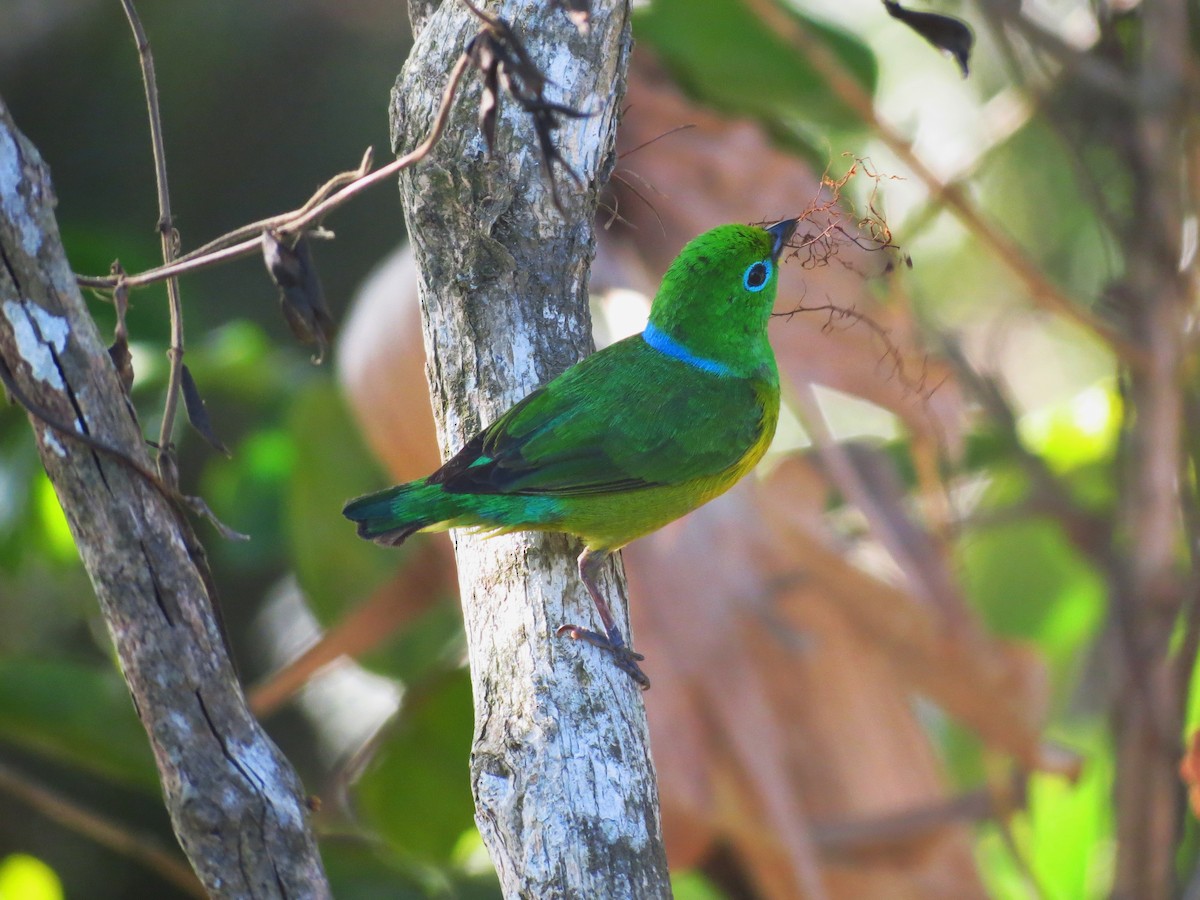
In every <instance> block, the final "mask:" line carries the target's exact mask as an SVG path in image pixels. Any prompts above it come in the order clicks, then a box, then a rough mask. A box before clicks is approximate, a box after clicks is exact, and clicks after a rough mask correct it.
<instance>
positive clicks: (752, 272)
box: [742, 260, 771, 291]
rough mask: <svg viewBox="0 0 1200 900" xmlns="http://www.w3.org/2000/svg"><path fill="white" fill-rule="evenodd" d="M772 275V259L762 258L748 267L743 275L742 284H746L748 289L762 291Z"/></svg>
mask: <svg viewBox="0 0 1200 900" xmlns="http://www.w3.org/2000/svg"><path fill="white" fill-rule="evenodd" d="M770 277H771V262H770V260H762V261H760V262H756V263H752V264H751V265H749V266H748V267H747V268H746V271H745V273H744V274H743V275H742V284H744V285H745V286H746V290H748V291H761V290H762V289H763V288H764V287H766V286H767V281H768V279H770Z"/></svg>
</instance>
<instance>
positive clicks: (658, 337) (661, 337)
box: [642, 322, 730, 375]
mask: <svg viewBox="0 0 1200 900" xmlns="http://www.w3.org/2000/svg"><path fill="white" fill-rule="evenodd" d="M642 340H644V341H645V342H646V343H647V344H649V345H650V346H651V347H653V348H654V349H655V350H657V351H658V352H659V353H665V354H666V355H667V356H669V357H671V358H672V359H677V360H679V361H680V362H684V363H687V364H688V365H689V366H694V367H696V368H697V369H700V370H701V371H702V372H711V373H712V374H713V375H729V374H730V370H729V367H728V366H727V365H725V364H724V363H719V362H717V361H716V360H715V359H705V358H704V357H703V356H697V355H696V354H695V353H693V352H692V351H691V350H689V349H688V348H687V347H685V346H683V344H681V343H679V341H677V340H675V338H673V337H671V336H670V335H669V334H667V333H666V332H665V331H661V330H660V329H658V328H656V327H655V326H654V324H653V323H652V322H649V323H647V324H646V330H645V331H643V332H642Z"/></svg>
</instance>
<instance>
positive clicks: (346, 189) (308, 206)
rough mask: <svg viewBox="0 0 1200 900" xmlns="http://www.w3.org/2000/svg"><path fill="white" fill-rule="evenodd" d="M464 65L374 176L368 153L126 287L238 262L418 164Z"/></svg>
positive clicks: (128, 280)
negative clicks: (407, 145) (312, 188)
mask: <svg viewBox="0 0 1200 900" xmlns="http://www.w3.org/2000/svg"><path fill="white" fill-rule="evenodd" d="M469 64H470V60H468V59H467V57H466V56H465V55H464V56H461V57H459V60H458V62H457V63H456V64H455V66H454V69H453V70H452V71H451V72H450V79H449V81H448V82H447V84H446V89H445V91H444V93H443V94H442V103H441V106H439V107H438V112H437V115H436V116H435V117H434V120H433V125H432V126H431V127H430V129H429V134H428V136H427V137H426V138H425V140H423V141H422V142H421V143H420V144H418V145H417V146H416V147H414V148H413V149H412V150H411V151H409V152H408V153H406V154H404V155H403V156H401V157H399V158H397V159H395V160H393V161H392V162H390V163H388V164H387V165H385V166H383V167H381V168H379V169H376V170H375V171H374V172H369V173H364V172H363V169H364V168H367V167H369V166H370V162H371V153H370V151H368V152H367V153H366V154H365V155H364V157H363V163H362V165H360V166H359V168H358V169H355V170H352V171H350V172H344V173H342V174H340V175H336V176H334V177H333V178H332V179H330V180H329V181H328V182H327V183H326V184H324V185H323V186H322V187H321V188H320V189H318V190H317V191H316V193H314V194H313V196H312V197H310V198H309V199H308V200H307V201H306V202H305V203H304V205H303V206H301V207H299V208H298V209H295V210H292V211H291V212H287V213H282V214H280V215H277V216H272V217H270V218H267V219H261V220H259V221H258V222H254V223H252V224H250V225H244V226H242V227H241V228H237V229H235V230H233V231H230V232H228V233H226V234H223V235H221V236H220V237H218V238H215V239H214V240H212V241H210V242H209V243H207V244H205V245H204V247H201V248H200V249H199V250H194V251H192V252H190V253H187V254H184V255H183V256H181V257H179V258H178V259H177V260H176V261H175V262H173V263H171V264H169V265H164V266H160V267H158V268H154V269H148V270H147V271H145V272H140V273H137V274H134V275H127V276H124V278H123V281H124V283H125V284H126V285H127V286H128V287H129V288H139V287H145V286H146V285H150V284H156V283H158V282H160V281H164V280H166V279H168V278H173V277H176V276H178V275H185V274H189V273H191V272H197V271H200V270H201V269H206V268H210V267H212V266H215V265H219V264H221V263H225V262H229V261H230V260H233V259H241V258H242V257H245V256H250V255H252V254H255V253H261V252H262V238H261V235H262V232H264V231H268V230H271V231H275V232H276V233H278V234H279V235H280V236H289V237H290V236H295V235H298V234H300V233H301V232H304V231H308V230H311V229H312V228H314V227H316V225H318V224H319V223H320V222H321V221H322V220H323V219H324V218H325V216H327V215H329V214H330V213H331V212H333V211H334V210H335V209H337V208H338V207H339V206H342V205H343V204H345V203H347V202H349V201H350V200H352V199H353V198H355V197H357V196H358V195H359V194H361V193H362V192H363V191H365V190H367V189H369V188H372V187H374V186H375V185H377V184H379V183H380V182H383V181H387V180H388V179H390V178H393V177H395V175H396V173H397V172H399V171H401V170H402V169H407V168H408V167H409V166H412V165H415V164H416V163H418V162H420V161H421V160H422V159H424V158H425V157H426V156H428V155H429V151H430V150H432V149H433V147H434V145H435V144H436V143H437V142H438V140H439V139H440V138H441V136H442V132H443V131H444V130H445V127H446V121H447V119H448V117H449V114H450V104H451V103H452V102H453V100H454V96H455V94H456V93H457V91H458V85H459V82H461V81H462V76H463V73H464V72H465V71H466V69H467V66H468V65H469ZM76 280H77V281H78V283H79V285H80V287H86V288H95V289H99V290H112V289H114V288H115V287H116V286H117V284H118V281H119V280H120V279H118V277H117V276H115V275H107V276H99V277H89V276H79V277H77V279H76Z"/></svg>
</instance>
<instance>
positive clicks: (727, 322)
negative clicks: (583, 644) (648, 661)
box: [344, 221, 795, 679]
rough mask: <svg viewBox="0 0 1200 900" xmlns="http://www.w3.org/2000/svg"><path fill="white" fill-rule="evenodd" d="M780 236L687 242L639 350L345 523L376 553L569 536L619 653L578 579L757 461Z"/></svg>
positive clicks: (621, 351)
mask: <svg viewBox="0 0 1200 900" xmlns="http://www.w3.org/2000/svg"><path fill="white" fill-rule="evenodd" d="M794 228H795V223H794V222H793V221H788V222H781V223H779V224H778V225H775V226H772V227H771V228H770V229H764V228H757V227H752V226H743V225H725V226H722V227H720V228H716V229H714V230H712V231H710V232H707V233H706V234H704V235H701V236H700V237H698V238H696V239H695V240H694V241H692V242H691V243H689V244H688V245H687V246H686V247H685V248H684V249H683V251H682V252H681V253H680V255H679V256H678V257H677V258H676V260H675V261H674V262H673V263H672V264H671V266H670V268H669V269H668V271H667V273H666V275H664V277H663V281H662V285H661V286H660V288H659V291H658V293H657V295H656V296H655V299H654V303H653V306H652V308H651V313H650V324H649V325H648V326H647V329H646V331H645V332H644V333H643V334H638V335H634V336H632V337H629V338H626V339H625V340H623V341H618V342H617V343H615V344H613V345H612V346H610V347H607V348H605V349H604V350H601V351H599V352H598V353H595V354H593V355H592V356H590V357H588V358H587V359H585V360H583V361H582V362H581V363H579V364H578V365H575V366H572V367H571V368H570V369H568V370H567V371H566V372H564V373H563V374H562V375H560V376H558V377H557V378H555V379H554V380H553V381H551V382H550V383H549V384H547V385H545V386H543V387H541V388H539V389H538V390H536V391H534V392H533V393H532V394H530V395H529V396H527V397H526V398H525V399H524V400H522V401H521V402H519V403H517V404H516V405H515V406H513V407H512V408H511V409H510V410H509V411H508V412H506V413H505V414H504V415H503V416H501V417H500V418H499V419H497V420H496V421H495V422H494V423H492V425H491V426H489V427H488V428H487V429H485V430H484V431H483V432H482V433H481V434H479V435H477V436H476V437H475V438H473V439H472V440H471V441H470V442H468V443H467V445H466V446H465V447H463V449H462V450H461V451H459V452H458V453H457V454H456V455H455V456H454V457H453V458H451V459H450V460H449V461H448V462H447V463H446V464H445V465H444V466H442V468H440V469H438V471H436V472H434V473H433V474H432V475H430V476H429V477H427V478H423V479H420V480H418V481H413V482H409V483H407V484H402V485H398V486H396V487H392V488H389V489H387V490H385V491H381V492H379V493H376V494H371V495H368V496H366V497H362V498H359V499H357V500H354V501H352V502H351V503H349V504H348V505H347V506H346V508H345V510H344V512H345V515H346V516H347V517H348V518H350V519H353V520H354V521H356V522H357V523H358V531H359V534H360V535H362V536H363V537H366V538H370V539H372V540H375V541H377V542H379V543H383V544H398V543H400V542H401V541H403V540H404V539H405V538H406V537H408V536H409V535H410V534H413V533H414V532H417V531H436V530H444V529H447V528H454V527H474V528H480V529H484V530H489V531H494V532H497V533H499V532H506V531H523V530H542V531H563V532H568V533H570V534H574V535H577V536H579V537H580V538H582V540H583V541H584V544H585V546H586V547H587V552H585V554H584V557H581V560H580V572H581V575H582V576H583V578H584V580H585V583H587V584H588V588H589V590H591V591H592V594H593V598H594V599H596V600H597V606H598V607H599V608H600V610H601V616H602V618H604V619H605V626H606V630H607V631H608V632H609V639H608V641H607V643H608V644H610V645H611V644H616V643H620V644H621V645H622V647H623V642H620V641H619V638H620V635H619V632H618V633H617V635H616V638H617V640H616V641H614V640H612V638H613V630H614V628H613V627H610V626H611V621H610V616H608V615H607V608H606V606H602V604H603V599H602V598H601V597H600V596H599V594H598V592H597V591H596V590H595V586H594V583H591V579H590V578H589V572H588V571H585V569H587V568H589V567H590V566H593V565H598V562H593V561H595V560H602V559H603V556H604V555H606V554H607V553H610V552H612V551H614V550H616V549H618V548H620V547H622V546H624V545H625V544H628V543H629V542H630V541H632V540H634V539H635V538H638V537H641V536H642V535H644V534H648V533H649V532H651V531H654V530H655V529H657V528H660V527H662V526H663V525H665V524H667V523H668V522H670V521H673V520H674V519H677V518H679V517H680V516H682V515H684V514H685V513H687V512H689V511H690V510H692V509H695V508H696V507H697V506H700V505H701V504H703V503H706V502H707V501H708V500H711V499H712V498H713V497H715V496H717V495H718V494H720V493H723V492H724V491H726V490H727V489H728V488H730V487H731V486H732V485H733V484H734V483H735V482H736V481H737V480H738V479H740V478H741V477H742V476H743V475H745V474H746V473H747V472H748V471H749V470H750V469H751V468H753V466H754V464H755V463H757V462H758V460H759V459H760V458H761V457H762V454H763V453H764V452H765V450H766V448H767V445H768V444H769V443H770V441H771V437H772V436H773V434H774V432H775V424H776V421H777V419H778V416H779V375H778V371H777V370H776V367H775V357H774V354H773V353H772V351H771V347H770V344H769V343H768V341H767V321H768V319H769V317H770V313H771V308H772V306H773V305H774V300H775V288H776V282H777V266H776V263H777V261H778V256H779V253H780V251H781V249H782V247H783V245H784V244H786V242H787V240H788V238H789V237H790V236H791V233H792V231H793V230H794ZM572 627H573V626H572ZM577 631H580V634H578V635H577V636H582V637H588V639H591V638H592V637H598V636H596V635H594V634H593V633H590V632H587V633H585V632H582V630H578V629H577ZM589 635H590V637H589ZM594 642H598V641H594ZM629 664H630V665H632V667H633V669H637V666H636V663H632V662H630V663H629ZM625 667H626V668H627V669H628V666H625ZM631 674H633V673H631ZM637 675H640V670H637ZM637 675H635V677H637ZM642 678H643V679H644V676H642Z"/></svg>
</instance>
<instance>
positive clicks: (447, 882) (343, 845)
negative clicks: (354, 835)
mask: <svg viewBox="0 0 1200 900" xmlns="http://www.w3.org/2000/svg"><path fill="white" fill-rule="evenodd" d="M321 857H322V859H323V860H324V862H325V871H326V873H327V874H328V875H329V882H330V885H331V886H332V888H333V895H334V896H335V897H337V898H338V900H379V898H381V897H386V898H388V900H431V898H432V900H500V897H501V894H500V885H499V883H498V882H497V880H496V875H495V872H488V873H485V874H480V875H472V874H468V873H463V872H459V871H455V870H452V869H446V868H442V867H436V866H429V865H419V864H415V863H413V862H412V861H411V860H408V859H405V858H404V857H403V856H402V855H400V854H396V853H388V852H387V851H385V850H384V849H382V848H380V847H379V846H367V845H365V844H364V843H362V842H354V843H347V842H342V841H336V840H325V841H323V842H322V844H321Z"/></svg>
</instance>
